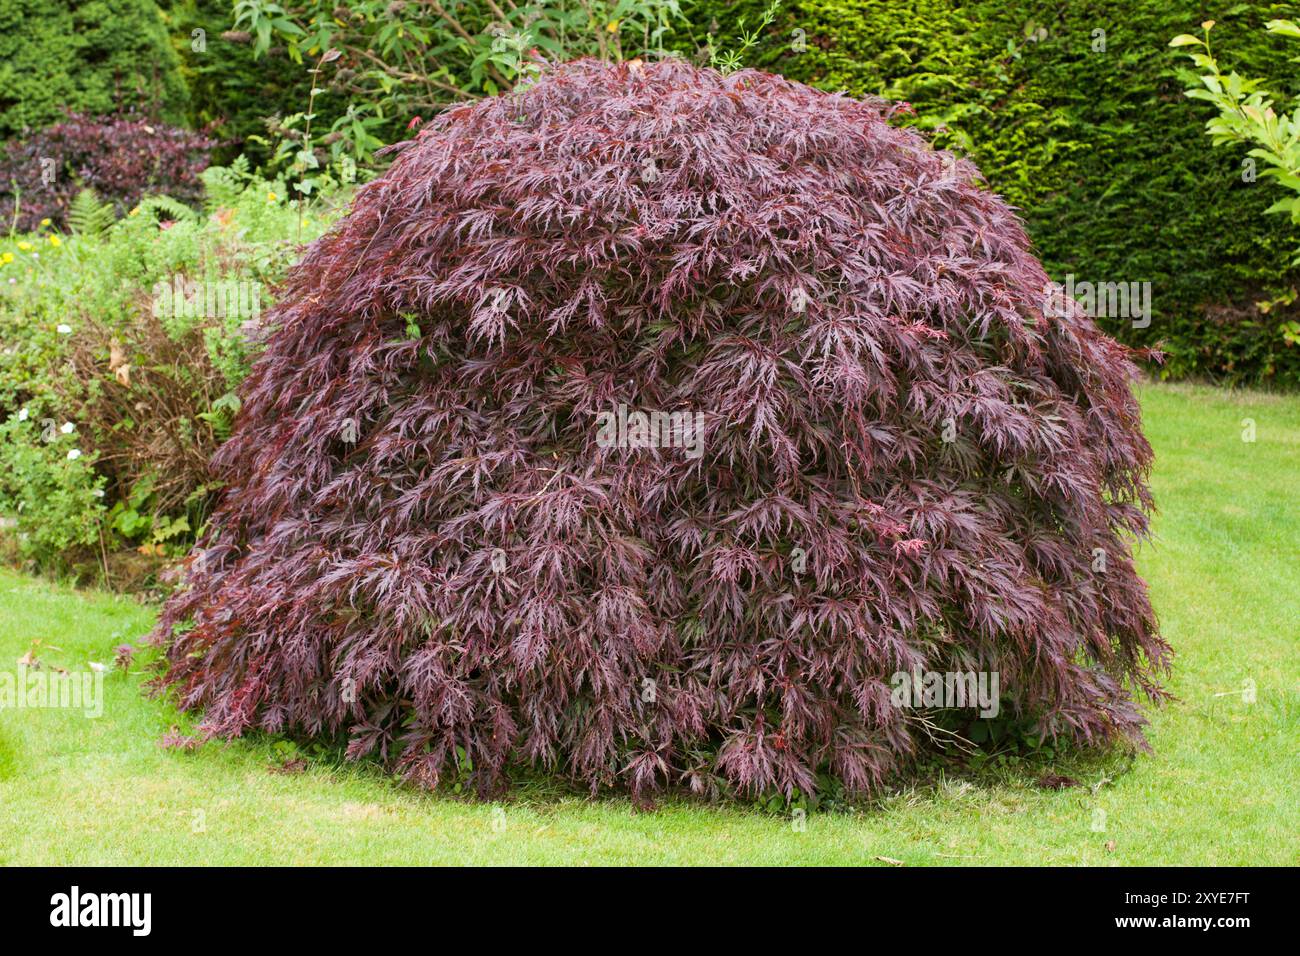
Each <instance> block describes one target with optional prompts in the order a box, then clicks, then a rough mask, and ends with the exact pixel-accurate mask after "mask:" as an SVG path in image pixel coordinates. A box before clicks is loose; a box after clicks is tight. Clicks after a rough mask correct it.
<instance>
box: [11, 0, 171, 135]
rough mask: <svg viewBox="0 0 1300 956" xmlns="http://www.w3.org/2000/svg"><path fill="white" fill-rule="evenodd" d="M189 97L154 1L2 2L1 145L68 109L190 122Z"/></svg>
mask: <svg viewBox="0 0 1300 956" xmlns="http://www.w3.org/2000/svg"><path fill="white" fill-rule="evenodd" d="M186 102H187V93H186V89H185V82H184V81H183V80H182V79H181V74H180V63H179V61H178V60H177V58H176V54H175V52H174V51H173V50H172V47H171V43H170V41H169V39H168V37H167V33H166V30H165V28H164V27H163V22H162V18H161V16H160V15H159V12H158V7H157V6H156V5H155V4H154V3H153V0H91V2H77V0H0V140H5V139H9V138H11V137H20V136H22V135H23V133H24V132H25V131H34V130H38V129H42V128H44V127H46V126H49V125H50V124H51V123H55V122H57V121H58V120H59V119H61V118H62V117H63V115H64V110H65V109H70V110H74V111H76V112H80V113H90V114H104V113H111V112H114V111H115V110H117V109H126V108H132V107H135V108H139V109H141V110H143V111H145V112H147V113H149V114H150V115H152V116H155V117H157V118H158V119H161V120H164V121H167V122H182V121H184V119H185V107H186Z"/></svg>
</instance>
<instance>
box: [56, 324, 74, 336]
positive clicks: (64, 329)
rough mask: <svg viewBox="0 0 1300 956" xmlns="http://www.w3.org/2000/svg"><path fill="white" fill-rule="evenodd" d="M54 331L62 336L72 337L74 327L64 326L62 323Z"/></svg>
mask: <svg viewBox="0 0 1300 956" xmlns="http://www.w3.org/2000/svg"><path fill="white" fill-rule="evenodd" d="M54 331H56V332H58V333H59V334H60V335H71V334H72V326H70V325H64V324H63V323H62V322H60V323H59V324H58V327H57V328H55V330H54Z"/></svg>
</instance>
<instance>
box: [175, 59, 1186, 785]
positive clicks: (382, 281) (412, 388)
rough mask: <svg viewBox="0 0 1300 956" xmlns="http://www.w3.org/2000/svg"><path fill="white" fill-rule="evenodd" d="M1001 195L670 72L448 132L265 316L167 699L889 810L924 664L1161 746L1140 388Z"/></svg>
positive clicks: (361, 736)
mask: <svg viewBox="0 0 1300 956" xmlns="http://www.w3.org/2000/svg"><path fill="white" fill-rule="evenodd" d="M977 176H978V174H977V172H976V170H975V169H974V168H973V167H972V166H971V165H970V164H968V163H966V162H964V161H954V160H953V158H952V157H951V156H949V155H947V154H943V153H938V152H935V151H933V150H932V149H931V148H930V147H929V146H928V145H927V143H926V142H925V141H924V140H923V139H922V138H920V137H919V136H918V135H917V134H915V133H913V132H911V131H907V130H902V129H898V128H894V127H891V126H890V125H889V123H888V122H887V116H886V113H885V108H884V106H883V104H881V103H878V102H860V101H857V100H854V99H850V98H846V97H842V96H837V95H830V94H827V93H823V92H819V91H816V90H813V89H810V88H807V87H804V86H802V85H800V84H797V83H793V82H789V81H786V80H783V79H780V78H778V77H774V76H769V75H766V74H762V73H757V72H752V71H745V72H740V73H735V74H733V75H730V76H722V75H720V74H718V73H716V72H713V71H710V70H700V69H696V68H694V67H691V66H688V65H685V64H683V63H679V62H664V63H658V64H653V65H645V66H640V67H639V68H638V67H637V66H635V65H633V66H629V65H619V66H610V65H604V64H599V63H596V62H591V61H580V62H577V63H572V64H569V65H566V66H563V67H557V68H554V69H552V70H550V71H548V72H547V73H546V74H545V75H544V76H543V77H542V78H541V79H540V80H539V81H537V82H536V83H535V84H533V85H531V86H529V87H528V88H526V89H522V90H520V91H517V92H516V93H514V94H511V95H507V96H502V97H499V98H494V99H488V100H485V101H481V102H478V103H474V104H472V105H467V106H463V107H460V108H457V109H453V110H451V111H449V112H447V113H445V114H444V115H442V116H440V117H439V118H437V119H436V120H433V121H431V122H430V123H429V124H428V126H427V128H426V129H424V130H423V131H422V132H421V134H420V135H419V136H418V138H417V139H415V140H414V141H413V142H411V143H409V144H405V145H404V146H403V148H402V149H401V151H400V153H399V156H398V158H397V160H396V162H395V163H394V164H393V166H392V168H391V170H390V171H389V172H388V174H387V175H385V176H384V177H383V178H382V179H380V180H378V181H376V182H374V183H372V184H370V185H368V186H367V187H365V188H364V189H363V190H362V191H361V192H360V194H359V196H358V198H357V201H356V204H355V207H354V209H353V211H352V212H351V214H350V216H349V217H348V218H347V219H345V220H344V221H342V222H341V223H340V224H339V225H338V226H337V228H336V229H335V230H334V231H333V232H332V233H331V234H330V235H328V236H326V237H325V238H323V239H322V240H320V241H319V242H318V243H317V244H316V245H315V246H314V247H313V248H312V249H311V251H310V252H309V253H308V255H307V256H306V258H305V260H304V261H303V263H302V264H301V266H300V267H299V268H298V269H297V270H296V272H295V273H294V274H293V276H292V277H291V280H290V282H289V284H288V287H287V289H286V290H285V294H284V295H283V296H282V297H281V299H280V304H279V305H278V306H277V308H276V310H275V312H274V313H273V314H272V315H271V316H270V318H271V320H272V324H273V326H274V328H273V331H272V332H271V334H270V338H269V342H268V347H267V350H266V352H265V354H264V356H263V357H262V358H261V359H260V361H259V362H258V364H257V366H256V368H255V370H254V373H253V375H252V378H251V379H250V381H249V382H248V383H247V386H246V387H245V389H244V392H243V398H244V406H243V412H242V414H241V417H240V420H239V422H238V423H237V427H236V430H235V434H234V436H233V437H232V438H231V439H230V441H229V442H228V443H227V444H226V445H225V446H224V447H223V448H222V449H221V451H220V452H219V453H218V455H217V459H216V464H217V467H218V468H219V470H220V472H221V473H222V476H223V477H224V478H225V480H226V481H227V482H228V483H229V487H228V489H227V490H226V492H225V494H224V498H223V500H222V502H221V505H220V508H219V510H218V511H217V513H216V514H215V516H214V517H213V520H212V523H211V530H210V531H209V533H208V535H207V536H206V538H205V540H204V541H202V542H201V546H202V550H201V552H199V553H200V554H201V557H202V560H201V561H200V560H196V561H195V562H194V564H193V565H192V566H191V568H190V574H189V585H188V587H187V588H186V589H185V590H183V591H181V592H179V593H178V594H177V595H176V596H175V597H173V599H172V600H171V601H170V603H169V604H168V606H167V608H166V612H165V614H164V618H163V621H162V624H161V625H160V628H159V632H158V635H157V637H158V638H159V639H160V640H163V641H164V642H165V643H166V645H167V659H168V661H169V668H168V670H167V673H166V675H165V677H164V678H163V679H162V682H161V683H162V685H163V686H166V687H171V688H173V689H174V690H175V691H176V692H177V695H178V698H179V700H180V703H181V706H183V707H184V708H186V709H195V708H201V709H203V710H204V712H205V715H204V720H203V725H202V726H203V729H204V732H205V733H208V734H214V735H220V736H233V735H237V734H240V733H241V732H243V731H245V730H247V729H250V728H260V729H264V730H268V731H285V732H295V733H301V734H307V735H324V734H329V733H333V732H339V731H343V732H346V733H348V734H349V735H350V741H351V745H350V748H349V753H350V755H351V756H353V757H361V756H362V755H366V754H372V753H374V754H377V755H379V756H380V757H382V759H384V760H385V761H387V762H389V763H391V764H393V765H395V766H397V767H399V768H400V769H401V770H402V771H404V772H405V773H406V774H407V775H408V777H409V778H411V779H413V780H415V781H418V782H419V783H421V784H424V785H426V786H436V785H437V784H438V782H439V781H440V780H443V779H447V778H448V776H455V775H456V773H457V772H458V769H457V768H458V767H460V769H461V770H462V771H463V766H462V765H461V764H460V763H459V762H460V761H461V760H462V759H463V757H462V754H463V755H464V756H468V757H469V758H471V759H472V764H473V768H474V775H475V776H476V777H477V781H476V782H477V784H478V785H479V786H480V787H481V788H484V789H488V788H494V787H496V786H497V785H498V784H499V783H500V782H501V780H502V777H503V775H504V773H505V771H506V770H507V769H508V768H509V767H510V766H511V765H512V764H518V763H529V764H533V765H538V766H542V767H546V768H549V769H554V770H556V771H558V772H561V773H564V774H566V775H568V776H570V777H572V778H573V779H576V780H579V781H582V782H584V783H586V784H588V785H590V787H591V788H592V789H593V790H595V789H597V788H599V787H601V786H603V785H616V786H626V787H628V788H630V789H631V790H632V791H633V793H634V794H635V795H636V796H638V797H639V798H643V797H647V796H649V795H650V794H651V793H652V792H654V791H656V790H662V789H665V788H672V787H678V786H685V787H688V788H690V789H693V790H695V791H697V792H714V791H715V790H716V789H717V788H718V787H719V785H721V786H722V787H724V788H726V787H729V788H731V789H733V790H734V791H737V792H756V791H768V790H771V789H773V788H776V789H779V790H782V791H785V792H786V793H789V792H791V791H792V790H793V789H794V788H798V789H799V790H801V791H804V792H807V791H811V790H814V789H815V787H816V779H817V775H818V774H820V773H828V774H830V775H833V776H834V777H836V778H838V779H839V780H840V781H841V782H842V783H843V784H844V785H845V787H846V788H847V789H848V790H849V791H852V792H861V791H867V790H870V789H871V788H873V787H874V786H876V785H878V784H879V783H880V782H881V781H882V779H884V778H885V776H886V775H887V774H888V773H889V772H890V771H891V769H893V768H895V767H896V766H897V764H898V762H899V760H900V759H901V758H905V757H906V756H908V755H912V754H915V753H916V752H917V751H918V750H920V749H922V748H924V747H926V746H927V745H928V739H929V738H928V737H927V735H926V732H925V726H926V724H927V722H926V721H925V720H924V719H923V718H924V716H925V712H924V711H923V710H920V709H912V708H906V707H899V706H896V705H895V704H894V703H893V702H892V701H891V678H892V675H893V674H895V673H896V672H899V671H911V670H913V669H916V668H922V669H925V670H930V671H951V670H975V671H996V672H998V673H999V674H1000V678H1001V687H1002V692H1003V697H1004V703H1003V707H1004V708H1010V709H1011V710H1012V711H1013V712H1015V713H1017V714H1021V715H1025V716H1027V717H1031V718H1039V719H1040V720H1041V724H1042V727H1043V729H1044V730H1045V731H1048V732H1054V733H1058V734H1063V735H1065V736H1068V737H1070V738H1072V739H1075V740H1078V741H1081V742H1084V743H1103V742H1107V741H1111V740H1114V739H1117V738H1123V737H1126V738H1130V739H1134V740H1140V739H1141V738H1140V726H1141V724H1142V723H1143V720H1142V717H1141V715H1140V714H1139V712H1138V709H1137V707H1136V705H1135V702H1134V699H1133V697H1132V694H1133V692H1135V691H1140V692H1144V693H1145V694H1147V695H1149V696H1151V697H1153V698H1159V697H1161V696H1162V692H1161V691H1160V690H1159V688H1158V686H1157V684H1156V678H1157V676H1158V674H1159V673H1160V672H1161V671H1163V670H1164V669H1165V668H1166V667H1167V660H1168V654H1169V649H1168V647H1167V646H1166V644H1165V643H1164V642H1163V641H1162V640H1161V639H1160V637H1159V636H1158V633H1157V629H1156V622H1155V618H1154V615H1153V613H1152V610H1151V607H1150V604H1149V603H1148V600H1147V595H1146V589H1145V586H1144V584H1143V582H1142V581H1141V579H1140V578H1139V577H1138V576H1137V574H1136V572H1135V570H1134V567H1133V563H1132V560H1131V557H1130V548H1131V545H1132V541H1133V539H1134V536H1135V535H1141V534H1144V533H1145V531H1146V528H1147V517H1146V514H1147V512H1148V510H1149V509H1150V506H1151V501H1150V497H1149V494H1148V491H1147V488H1146V486H1145V483H1144V477H1145V474H1146V471H1147V469H1148V467H1149V465H1150V461H1151V449H1150V447H1149V446H1148V444H1147V442H1146V440H1145V439H1144V438H1143V436H1142V432H1141V428H1140V421H1139V411H1138V406H1137V403H1136V401H1135V400H1134V398H1133V396H1132V394H1131V392H1130V387H1129V382H1130V377H1131V376H1132V374H1133V371H1134V370H1133V367H1132V365H1131V364H1130V362H1129V358H1128V354H1127V352H1126V350H1125V349H1124V348H1123V347H1122V346H1120V345H1118V344H1116V343H1115V342H1114V341H1112V340H1111V339H1109V338H1107V337H1106V336H1105V335H1103V334H1101V333H1100V332H1099V331H1098V330H1097V328H1096V326H1095V325H1094V323H1093V322H1092V321H1091V320H1090V319H1089V318H1088V317H1087V316H1085V315H1084V314H1083V313H1082V311H1081V310H1080V309H1078V308H1076V307H1074V306H1073V304H1070V305H1069V307H1068V308H1062V309H1060V310H1059V313H1058V312H1057V311H1056V310H1053V309H1046V310H1045V307H1044V288H1045V284H1046V283H1047V276H1046V275H1045V273H1044V271H1043V269H1042V267H1041V266H1040V264H1039V263H1038V261H1037V260H1036V259H1035V258H1034V256H1033V254H1032V253H1031V252H1030V250H1029V243H1028V241H1027V239H1026V237H1025V233H1024V231H1023V229H1022V227H1021V225H1020V223H1019V221H1018V220H1017V218H1016V216H1015V215H1014V214H1013V212H1012V211H1011V210H1010V209H1008V207H1007V206H1006V205H1005V204H1004V203H1003V202H1002V201H1001V200H1000V199H998V198H997V197H996V196H994V195H991V194H990V193H988V192H987V191H985V190H984V189H982V188H980V186H979V185H978V184H977V182H976V179H977ZM413 322H414V323H418V326H419V334H418V335H415V334H412V332H413V331H414V330H413V329H412V323H413ZM408 330H411V331H408ZM619 404H625V405H627V406H628V407H629V408H630V409H662V410H668V411H674V410H677V411H680V410H686V411H690V412H699V413H702V414H703V416H704V431H703V435H702V439H703V440H702V454H700V455H699V456H694V457H693V456H692V455H690V454H688V453H687V451H686V450H684V449H682V448H627V447H603V446H602V445H601V444H599V443H598V441H597V435H598V428H597V421H598V416H600V415H601V413H603V412H607V411H610V410H612V409H614V408H615V407H617V406H618V405H619ZM354 429H355V434H353V430H354ZM945 431H947V432H948V434H945ZM352 438H355V440H349V439H352ZM945 438H951V439H952V440H945ZM796 549H798V551H797V552H796ZM1097 549H1100V550H1097ZM1097 555H1104V566H1103V567H1101V568H1100V569H1099V567H1098V565H1099V562H1098V560H1097ZM494 556H496V558H497V560H496V561H494ZM796 557H802V558H803V560H804V561H806V566H804V567H803V571H802V573H800V572H799V570H797V568H799V567H800V566H801V565H803V561H800V560H796ZM501 559H504V560H503V561H502V560H501ZM183 622H184V623H186V624H188V623H190V622H192V624H193V626H192V627H179V626H178V625H180V624H182V623H183ZM647 689H649V690H650V692H649V693H647Z"/></svg>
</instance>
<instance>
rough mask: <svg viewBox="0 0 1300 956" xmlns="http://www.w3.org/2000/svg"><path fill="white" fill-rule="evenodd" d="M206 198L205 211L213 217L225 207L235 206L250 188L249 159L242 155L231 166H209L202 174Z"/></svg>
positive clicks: (204, 201)
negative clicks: (242, 194)
mask: <svg viewBox="0 0 1300 956" xmlns="http://www.w3.org/2000/svg"><path fill="white" fill-rule="evenodd" d="M200 178H201V179H202V180H203V188H204V192H205V194H206V195H205V196H204V199H203V206H204V209H205V210H206V211H207V213H208V215H212V214H213V213H214V212H216V211H217V210H218V209H220V208H222V207H223V206H233V205H234V204H235V202H236V201H237V200H238V199H239V195H240V193H242V192H243V191H244V190H245V189H246V188H247V186H248V182H249V180H250V179H251V178H252V172H251V171H250V170H249V168H248V157H247V156H244V155H243V154H242V153H241V154H240V155H239V156H236V157H235V161H234V162H232V163H231V164H230V165H229V166H209V167H208V168H207V169H205V170H204V171H203V172H202V173H201V174H200Z"/></svg>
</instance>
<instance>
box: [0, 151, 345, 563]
mask: <svg viewBox="0 0 1300 956" xmlns="http://www.w3.org/2000/svg"><path fill="white" fill-rule="evenodd" d="M203 179H204V181H205V182H207V183H210V184H211V185H212V187H213V189H212V193H211V194H210V195H209V196H208V197H207V202H206V203H205V207H206V210H207V212H206V214H200V213H198V212H196V211H195V210H194V209H192V208H191V207H190V206H187V205H185V204H184V203H180V202H178V201H177V200H174V199H171V198H170V197H167V196H150V197H147V198H145V199H143V200H142V201H141V202H140V203H139V204H138V205H136V206H134V207H133V208H131V209H130V210H128V212H127V214H126V215H125V216H123V217H122V219H120V220H119V221H117V222H113V219H112V207H111V206H109V205H108V204H107V203H103V202H100V201H99V200H97V199H96V198H95V197H94V195H93V194H92V193H91V192H90V191H89V190H83V191H82V192H80V193H79V194H78V195H77V196H76V197H75V198H74V199H73V200H72V203H71V205H70V208H69V213H68V220H69V223H70V225H71V226H72V231H71V232H70V233H60V232H58V231H56V230H54V229H53V226H52V224H46V225H40V232H39V233H34V234H18V235H15V236H14V237H12V238H0V422H3V421H6V420H8V421H9V422H10V424H9V426H8V427H7V428H4V429H2V430H0V517H3V518H4V519H5V520H6V521H8V522H12V523H13V535H14V536H16V537H18V538H19V545H20V550H21V551H22V553H23V554H24V555H25V556H27V557H28V558H31V559H33V560H34V561H36V562H37V563H38V565H40V566H41V567H42V568H44V569H49V570H58V571H63V570H67V569H68V568H69V567H70V566H75V565H77V564H78V563H79V562H82V561H84V560H85V559H86V558H88V557H89V558H93V559H94V564H93V565H92V566H91V567H90V568H89V569H88V570H89V571H92V572H93V569H94V566H100V565H103V566H104V567H101V571H103V570H105V568H106V566H107V564H111V563H113V562H114V561H115V559H116V558H117V557H118V554H117V552H118V551H120V550H122V549H125V548H131V549H142V548H143V549H144V552H143V554H144V555H146V556H148V557H151V558H157V559H161V558H162V557H164V556H166V555H167V554H169V553H172V552H176V551H180V552H181V553H183V552H184V551H186V550H188V548H189V547H190V545H191V544H192V542H193V538H194V534H195V533H196V532H197V530H198V529H199V528H200V527H201V525H202V523H203V521H204V520H205V518H206V515H207V511H208V508H209V506H210V503H211V501H212V498H213V493H214V492H215V490H216V488H217V487H219V483H218V482H217V481H216V480H214V479H213V478H212V477H211V475H210V473H209V460H210V458H211V456H212V454H213V452H214V451H215V450H216V448H217V446H218V445H219V443H220V442H221V441H223V440H224V439H225V438H226V437H227V436H228V435H229V434H230V431H231V428H232V425H233V422H234V418H235V416H236V414H237V413H238V411H239V400H238V398H237V397H236V396H235V395H234V393H233V389H234V388H235V386H236V385H237V384H238V383H239V382H240V381H241V380H242V379H243V378H244V376H245V375H246V374H247V373H248V368H249V363H250V361H251V359H252V357H253V355H254V354H255V353H256V351H257V348H258V341H259V339H260V331H259V329H258V321H259V320H260V318H262V316H260V315H256V314H247V310H246V308H245V307H246V306H249V305H251V304H253V303H260V302H262V301H264V302H265V304H266V305H267V306H269V305H270V302H271V297H272V290H273V288H274V285H275V284H276V283H277V282H278V281H279V280H280V278H281V277H282V276H283V273H284V271H285V269H286V268H287V267H288V266H289V265H290V264H291V263H292V262H293V261H294V259H296V257H297V255H298V252H299V246H298V245H297V244H295V242H294V241H293V237H294V236H295V235H296V234H297V232H298V229H299V227H300V225H299V224H300V220H301V228H302V229H303V235H304V237H305V238H306V239H310V238H312V237H313V236H315V235H318V234H319V233H320V231H321V230H322V229H323V228H324V227H325V226H326V225H327V224H328V222H329V220H330V218H331V217H332V215H333V214H334V210H335V208H336V203H338V202H339V201H341V200H342V199H343V198H345V197H344V196H343V195H341V194H340V195H335V194H333V193H322V194H319V195H314V196H313V197H312V198H311V200H310V201H305V202H303V203H301V204H299V205H297V206H294V205H290V204H288V203H286V202H285V201H284V199H283V196H284V193H285V191H286V190H285V186H284V183H283V182H282V181H277V180H271V181H268V180H265V179H262V178H260V177H258V176H256V175H254V174H252V173H249V172H248V169H247V166H246V164H244V163H236V164H234V166H233V168H231V169H224V168H210V169H208V170H205V171H204V173H203ZM38 225H39V224H38ZM177 289H180V290H181V292H180V293H176V291H175V290H177ZM216 292H220V293H221V294H222V297H221V298H218V296H217V295H215V294H211V295H210V294H209V293H216ZM165 293H166V294H170V297H168V296H167V295H166V294H165ZM228 293H229V294H228ZM245 293H248V294H245ZM254 293H255V294H256V297H254ZM231 295H233V296H234V298H233V299H232V298H231ZM182 299H184V300H185V301H186V302H190V303H192V304H193V307H192V308H191V307H190V306H189V305H185V306H184V307H182ZM209 299H211V300H212V301H211V306H210V304H209ZM232 302H233V303H234V304H235V306H236V307H233V308H232V307H229V306H230V304H231V303H232ZM223 303H224V304H223ZM46 421H52V422H54V423H55V425H57V426H58V428H56V429H55V433H54V434H51V433H50V429H49V428H47V427H45V426H43V425H41V423H42V422H46ZM64 425H67V426H68V427H69V428H70V429H71V431H70V432H68V433H64V432H63V431H62V430H61V428H62V427H63V426H64ZM47 439H48V440H47ZM72 450H76V451H78V453H79V454H78V457H76V458H75V459H68V458H67V453H68V452H69V451H72ZM34 496H35V497H34ZM154 563H155V564H156V563H157V562H156V561H155V562H154ZM156 570H157V569H156V567H155V568H153V569H151V570H150V571H149V573H150V574H152V573H154V572H156ZM142 580H143V579H142V578H141V576H139V575H136V574H134V572H132V573H130V574H126V575H123V576H122V578H121V580H120V581H119V580H118V578H117V576H116V570H115V572H114V578H113V580H112V581H111V582H110V583H113V584H115V585H117V584H119V583H120V584H123V585H128V584H130V583H132V582H136V581H142Z"/></svg>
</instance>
